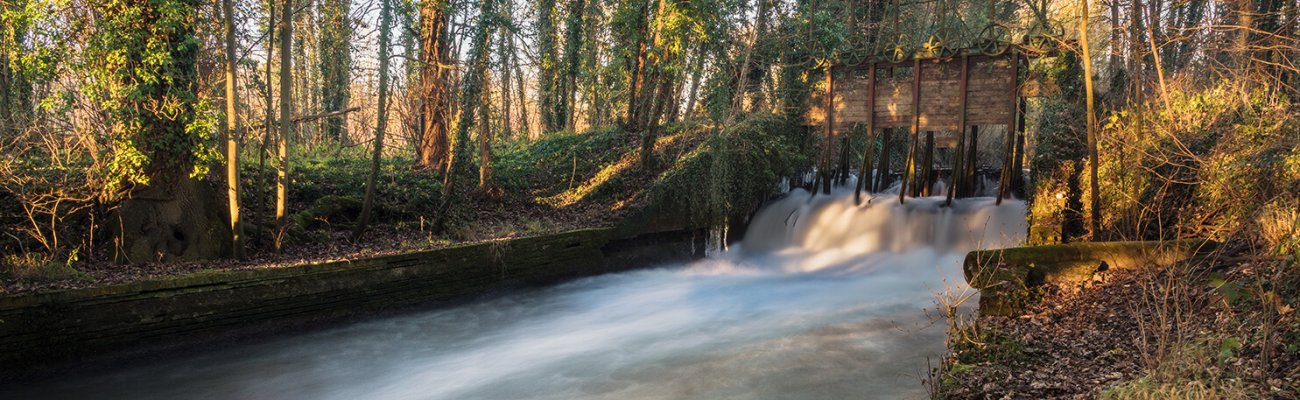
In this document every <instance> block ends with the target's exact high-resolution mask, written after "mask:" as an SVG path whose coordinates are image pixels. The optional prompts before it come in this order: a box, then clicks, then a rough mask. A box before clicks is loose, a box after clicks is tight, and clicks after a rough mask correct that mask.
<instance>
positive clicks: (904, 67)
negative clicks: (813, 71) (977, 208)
mask: <svg viewBox="0 0 1300 400" xmlns="http://www.w3.org/2000/svg"><path fill="white" fill-rule="evenodd" d="M953 54H954V55H951V56H945V57H932V58H916V59H913V60H909V61H889V62H866V63H862V64H843V63H840V64H832V65H829V66H828V67H827V68H826V69H825V72H824V73H825V83H824V87H823V90H821V91H814V92H813V93H812V98H811V99H810V104H813V107H811V108H810V109H809V112H808V115H807V119H808V123H809V125H811V126H818V127H820V129H821V130H822V131H824V132H825V135H826V138H825V141H824V142H823V143H824V145H825V146H826V148H825V149H824V151H823V152H822V158H823V160H822V164H821V165H822V166H823V168H825V169H830V168H829V167H830V166H831V165H832V164H831V163H830V160H829V159H830V157H831V154H834V152H832V151H830V147H832V146H833V145H834V144H835V143H837V142H838V143H841V151H840V163H839V165H840V166H839V167H838V168H837V171H836V173H837V174H838V175H840V176H846V175H847V170H848V160H847V156H848V153H849V152H848V148H847V146H848V140H847V138H848V135H849V134H850V133H851V132H853V131H854V130H855V129H862V130H863V131H865V134H866V140H865V142H866V147H865V148H864V149H863V151H862V154H863V158H862V163H861V167H860V168H858V171H861V173H862V174H864V175H866V174H867V172H870V171H872V170H873V168H872V165H873V160H879V161H878V165H877V167H876V168H875V172H876V173H877V175H880V176H884V177H888V176H889V175H890V167H889V158H890V155H889V147H890V143H891V141H892V139H891V136H899V135H901V136H904V137H905V138H906V140H905V142H904V145H905V146H906V149H907V150H906V153H905V154H902V155H901V156H903V157H905V158H904V160H903V166H904V167H903V168H902V171H900V172H901V178H902V179H901V182H902V187H904V188H906V189H905V190H901V191H899V192H898V193H897V194H898V200H899V202H900V203H901V202H904V201H905V199H906V197H908V196H912V197H922V196H931V195H940V196H946V200H945V203H946V204H950V203H951V202H952V199H953V198H962V197H970V196H974V195H976V194H977V193H976V192H975V189H974V188H973V185H974V183H975V182H977V180H978V179H979V178H978V175H979V174H978V172H977V170H976V166H977V164H978V163H977V161H978V157H979V152H978V147H979V146H978V141H979V137H980V127H981V126H983V127H989V126H1000V127H1005V132H1006V133H1005V134H1004V135H1005V138H1004V141H1003V143H1005V146H1004V147H1005V149H1003V151H1002V153H1003V157H1002V160H1001V165H1002V166H1001V168H1000V172H999V177H998V190H997V192H996V195H995V198H996V202H997V203H999V204H1000V203H1001V202H1002V200H1003V199H1005V198H1008V197H1010V196H1011V195H1013V194H1022V193H1023V176H1022V165H1023V162H1022V159H1023V158H1024V149H1025V145H1024V141H1025V139H1026V136H1025V123H1024V115H1025V110H1024V108H1025V102H1024V99H1025V98H1026V97H1034V96H1039V95H1042V94H1043V93H1044V91H1045V87H1046V86H1045V85H1044V84H1043V83H1042V82H1038V81H1034V80H1032V79H1030V77H1029V76H1028V74H1026V73H1025V71H1027V70H1028V68H1026V66H1027V63H1028V62H1029V60H1030V59H1031V58H1032V57H1037V56H1038V54H1039V53H1038V52H1034V51H1026V50H1022V49H1020V48H1017V47H1015V46H1008V47H1007V48H1004V49H1002V50H1001V51H998V52H995V53H994V54H983V53H979V52H974V53H972V52H970V51H964V50H956V51H953ZM922 135H924V139H922ZM837 139H838V140H837ZM876 142H881V143H882V145H881V147H882V149H881V151H880V155H879V156H876V150H875V148H876V145H875V143H876ZM941 149H951V151H952V152H953V154H954V155H955V157H953V158H954V160H953V161H952V162H951V164H949V165H937V164H936V162H935V160H936V157H935V153H936V152H937V151H939V150H941ZM941 170H947V171H949V174H948V176H949V179H948V180H949V182H951V184H950V185H947V187H946V190H945V192H944V193H935V192H933V191H932V190H933V187H934V185H935V183H936V182H937V181H939V179H940V174H939V172H940V171H941ZM881 174H883V175H881ZM823 176H824V177H826V181H825V182H826V183H825V184H822V185H821V187H822V188H823V190H827V191H828V190H829V176H830V174H826V175H823ZM821 178H822V177H821V176H819V179H821ZM840 183H841V184H843V182H840ZM861 183H862V184H859V185H857V188H856V191H857V192H864V191H865V192H867V193H871V192H876V191H880V187H881V186H885V185H883V184H881V183H880V182H875V183H874V185H873V184H872V182H868V181H866V180H864V181H861ZM815 186H816V185H815ZM855 196H857V197H858V198H859V199H860V197H861V194H860V193H859V194H856V195H855Z"/></svg>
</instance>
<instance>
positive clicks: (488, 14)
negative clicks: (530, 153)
mask: <svg viewBox="0 0 1300 400" xmlns="http://www.w3.org/2000/svg"><path fill="white" fill-rule="evenodd" d="M495 1H496V0H484V1H483V2H482V3H480V4H479V17H478V24H477V26H476V27H475V29H474V36H473V43H472V44H471V46H472V48H471V50H470V52H471V53H470V58H469V63H468V64H466V69H465V72H464V75H463V79H462V85H461V106H460V110H459V111H460V119H459V123H457V124H456V142H455V143H454V144H453V147H454V150H453V152H452V156H451V161H450V163H449V168H448V172H447V176H446V178H445V179H444V185H443V187H444V191H443V197H442V205H441V206H440V207H439V209H440V212H439V214H440V215H439V216H438V228H439V229H446V227H447V222H448V220H449V219H451V218H452V211H453V210H452V209H451V205H452V204H453V203H454V202H455V199H456V198H457V196H458V193H457V188H458V187H459V185H460V182H459V181H460V180H461V179H467V178H470V176H471V174H472V173H473V172H472V171H473V168H472V166H471V164H470V163H471V161H472V159H471V157H472V154H471V153H470V149H469V146H470V139H469V133H470V130H472V129H474V125H475V121H474V120H475V118H474V117H475V113H476V112H477V111H478V107H479V103H480V102H481V101H482V95H483V85H484V83H485V79H486V75H487V63H488V50H489V47H490V43H491V36H490V35H489V34H488V33H489V32H491V28H492V20H493V16H492V10H494V9H495V7H496V4H495ZM480 122H482V121H480Z"/></svg>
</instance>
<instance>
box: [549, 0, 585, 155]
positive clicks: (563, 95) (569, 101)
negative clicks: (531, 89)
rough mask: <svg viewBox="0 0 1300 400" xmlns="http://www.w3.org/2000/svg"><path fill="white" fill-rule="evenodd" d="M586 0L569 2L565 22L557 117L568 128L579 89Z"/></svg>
mask: <svg viewBox="0 0 1300 400" xmlns="http://www.w3.org/2000/svg"><path fill="white" fill-rule="evenodd" d="M586 8H587V5H586V0H574V1H572V2H570V3H569V16H568V18H567V19H566V21H565V23H564V29H565V35H564V36H565V39H564V76H563V77H561V78H560V79H561V82H560V83H559V85H560V86H561V89H560V90H559V92H560V93H558V97H559V98H558V102H557V105H556V107H555V114H556V115H555V117H556V118H558V119H560V120H562V121H561V122H563V123H564V127H565V128H566V129H573V115H574V108H576V107H574V104H573V103H574V94H575V93H577V89H578V65H579V61H580V60H581V54H579V53H580V52H581V50H582V42H583V37H584V35H583V29H582V27H583V24H584V23H585V20H584V17H583V13H584V12H585V11H586Z"/></svg>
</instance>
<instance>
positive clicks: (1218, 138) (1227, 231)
mask: <svg viewBox="0 0 1300 400" xmlns="http://www.w3.org/2000/svg"><path fill="white" fill-rule="evenodd" d="M1243 100H1244V101H1243ZM1292 107H1293V106H1292V103H1291V102H1290V101H1289V100H1287V99H1285V98H1279V97H1274V96H1272V95H1269V94H1267V93H1264V92H1255V93H1247V94H1244V97H1243V94H1237V93H1231V92H1229V91H1228V90H1227V88H1226V87H1216V88H1210V89H1206V90H1202V91H1175V92H1171V93H1170V97H1169V99H1168V103H1167V104H1162V103H1150V104H1142V105H1137V106H1132V107H1129V108H1126V109H1121V110H1117V111H1116V112H1114V113H1112V116H1111V118H1110V120H1109V122H1108V123H1107V124H1106V126H1105V129H1104V131H1103V132H1102V135H1101V137H1102V140H1101V142H1100V143H1099V147H1100V148H1099V153H1100V155H1101V165H1100V174H1101V177H1100V179H1101V180H1102V181H1104V182H1122V183H1123V184H1121V185H1103V188H1102V193H1101V198H1102V204H1103V209H1104V210H1108V212H1107V213H1106V216H1105V219H1104V220H1103V225H1104V226H1106V227H1108V228H1109V229H1110V230H1111V231H1112V232H1114V233H1115V234H1117V235H1119V236H1121V237H1130V238H1143V239H1156V238H1159V237H1166V238H1168V237H1188V236H1204V237H1210V238H1214V239H1219V240H1226V239H1232V238H1243V239H1248V240H1252V241H1257V242H1259V243H1260V244H1262V245H1264V246H1265V247H1267V248H1271V249H1278V250H1282V249H1283V248H1287V249H1290V247H1288V246H1290V245H1288V244H1286V242H1287V239H1288V238H1289V237H1291V236H1292V235H1290V233H1291V232H1293V231H1294V225H1295V223H1294V220H1295V214H1294V211H1292V210H1295V209H1296V208H1295V205H1296V204H1295V200H1294V199H1295V197H1294V194H1295V193H1297V192H1298V190H1300V169H1297V168H1296V167H1295V165H1296V163H1297V156H1296V152H1297V150H1298V149H1300V116H1297V115H1296V114H1295V113H1294V112H1293V111H1292V110H1293V109H1292Z"/></svg>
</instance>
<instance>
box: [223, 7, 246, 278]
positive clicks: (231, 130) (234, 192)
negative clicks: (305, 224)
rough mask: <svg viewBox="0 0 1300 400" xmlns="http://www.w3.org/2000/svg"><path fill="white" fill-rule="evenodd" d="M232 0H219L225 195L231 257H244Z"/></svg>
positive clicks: (236, 59)
mask: <svg viewBox="0 0 1300 400" xmlns="http://www.w3.org/2000/svg"><path fill="white" fill-rule="evenodd" d="M232 2H233V0H222V1H221V10H222V13H223V14H225V16H226V18H225V20H224V21H222V22H223V23H222V25H223V27H224V28H225V31H226V32H225V33H226V49H225V50H226V132H225V133H226V197H227V199H228V200H229V203H230V239H231V241H230V243H231V254H230V255H231V257H234V258H244V237H243V236H244V224H243V221H241V220H240V219H239V115H238V110H239V106H238V104H237V103H236V102H237V101H238V95H237V94H236V93H235V92H236V88H235V84H236V82H235V78H236V76H237V75H236V74H237V72H236V68H237V65H238V63H237V61H238V58H237V55H236V53H235V11H234V6H233V5H232V4H231V3H232Z"/></svg>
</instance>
